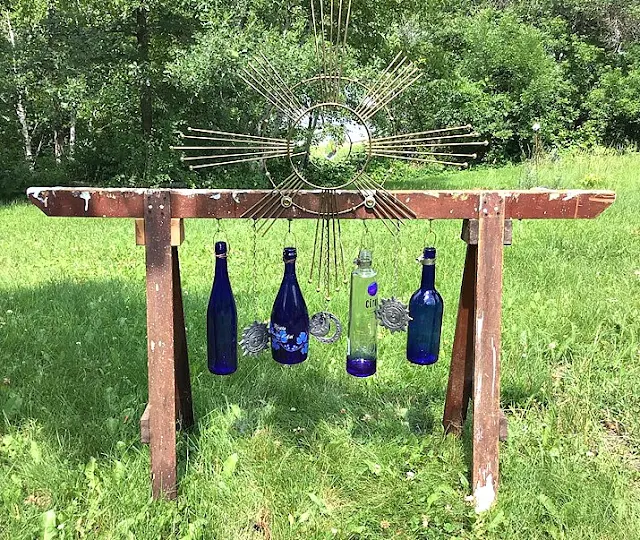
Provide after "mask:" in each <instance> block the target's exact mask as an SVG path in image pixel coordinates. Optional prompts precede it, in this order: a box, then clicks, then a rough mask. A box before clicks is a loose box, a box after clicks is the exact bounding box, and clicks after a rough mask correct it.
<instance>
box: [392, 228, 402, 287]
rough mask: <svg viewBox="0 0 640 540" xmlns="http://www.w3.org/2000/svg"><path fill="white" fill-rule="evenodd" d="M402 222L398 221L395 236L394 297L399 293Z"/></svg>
mask: <svg viewBox="0 0 640 540" xmlns="http://www.w3.org/2000/svg"><path fill="white" fill-rule="evenodd" d="M399 225H400V220H398V232H397V233H396V234H394V235H393V288H392V296H395V295H396V293H397V291H398V263H399V259H400V253H399V252H400V227H399Z"/></svg>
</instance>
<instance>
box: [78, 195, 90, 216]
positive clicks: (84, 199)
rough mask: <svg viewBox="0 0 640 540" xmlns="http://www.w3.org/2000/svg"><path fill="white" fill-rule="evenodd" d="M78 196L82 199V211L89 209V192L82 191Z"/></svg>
mask: <svg viewBox="0 0 640 540" xmlns="http://www.w3.org/2000/svg"><path fill="white" fill-rule="evenodd" d="M79 197H80V198H81V199H82V200H83V201H84V211H85V212H86V211H87V210H89V201H90V200H91V193H89V192H88V191H83V192H82V193H80V195H79Z"/></svg>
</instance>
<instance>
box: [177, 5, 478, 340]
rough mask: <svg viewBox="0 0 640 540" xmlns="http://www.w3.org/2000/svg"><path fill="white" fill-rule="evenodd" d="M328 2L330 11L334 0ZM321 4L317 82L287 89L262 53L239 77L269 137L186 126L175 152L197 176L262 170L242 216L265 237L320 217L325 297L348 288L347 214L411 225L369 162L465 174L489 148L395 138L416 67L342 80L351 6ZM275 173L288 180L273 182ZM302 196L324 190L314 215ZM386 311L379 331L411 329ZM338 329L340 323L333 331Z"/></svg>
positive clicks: (445, 136)
mask: <svg viewBox="0 0 640 540" xmlns="http://www.w3.org/2000/svg"><path fill="white" fill-rule="evenodd" d="M324 2H327V4H328V3H329V0H324ZM324 2H323V0H320V1H319V2H318V1H316V2H314V0H311V19H312V25H313V30H314V43H315V52H316V60H317V63H318V66H319V72H318V73H317V74H316V75H315V76H313V77H311V78H308V79H305V80H303V81H300V82H298V83H297V84H294V85H293V86H289V85H288V84H287V83H286V82H285V80H284V78H283V77H282V76H281V75H280V73H279V72H278V70H277V69H276V68H275V67H274V66H273V64H272V63H271V62H270V61H269V59H268V58H267V57H266V56H264V55H263V54H260V55H259V56H258V57H256V58H254V59H253V61H252V62H250V63H249V64H248V65H247V67H246V68H244V69H243V70H242V74H241V75H240V77H241V78H242V79H243V80H244V81H245V82H246V84H247V85H249V86H250V87H251V88H252V89H253V90H255V91H256V92H257V93H258V94H260V95H261V96H262V97H263V98H264V99H265V100H266V101H267V102H268V107H269V108H270V110H269V111H268V114H267V115H265V116H266V117H267V119H266V120H265V121H264V124H263V125H262V126H261V129H260V132H261V133H268V134H269V135H270V136H268V137H267V136H262V135H250V134H244V133H229V132H225V131H217V130H211V129H200V128H188V133H187V134H181V135H182V137H183V138H184V139H186V140H188V141H189V142H190V143H191V145H189V146H187V145H185V146H176V147H173V148H174V149H175V150H179V151H182V152H183V153H184V155H183V157H182V159H183V161H184V162H187V163H189V164H190V165H189V168H190V169H192V170H198V169H204V168H209V167H220V166H226V165H231V164H237V163H247V162H256V161H257V162H261V163H262V164H263V166H264V169H265V172H266V176H267V178H268V179H269V181H270V183H271V184H272V188H273V189H272V190H271V192H270V193H268V194H267V195H265V196H264V197H263V198H262V199H261V200H260V201H258V202H257V203H256V204H255V205H253V206H252V207H251V208H249V209H248V210H247V211H246V212H245V213H244V214H243V216H242V217H245V218H251V219H254V220H261V221H260V225H259V226H258V232H260V233H262V235H265V234H266V233H267V232H268V231H269V229H271V227H272V225H273V223H274V222H275V221H276V220H277V219H278V218H279V217H281V216H282V214H283V213H284V211H285V209H287V208H290V207H292V206H294V207H297V208H299V209H300V210H302V211H304V212H308V213H311V214H314V215H317V216H318V219H317V225H316V232H315V242H314V250H313V257H312V263H311V271H310V276H309V281H310V282H313V281H314V280H317V290H318V291H321V290H322V289H324V290H325V291H326V296H327V299H329V297H330V290H331V288H332V287H333V286H335V288H336V290H337V289H338V288H339V283H340V281H342V280H341V279H340V276H339V274H340V268H341V269H342V275H343V276H345V274H346V271H345V266H344V253H343V247H342V242H341V238H340V236H341V230H340V221H339V218H340V215H341V214H344V213H347V212H352V211H353V210H354V209H356V208H358V207H360V206H363V205H364V206H365V207H366V208H368V209H370V210H371V211H372V212H373V213H374V215H375V216H376V217H377V218H378V219H380V220H381V221H382V222H383V223H384V224H385V226H386V228H387V229H388V230H389V231H390V232H391V233H392V234H397V232H398V230H399V229H400V226H401V224H402V222H403V219H411V218H414V217H415V214H414V212H413V211H412V210H411V209H410V208H409V207H408V206H406V205H405V204H404V203H403V202H402V201H400V200H399V199H397V198H396V197H395V196H394V195H393V194H391V193H390V192H388V191H387V190H386V189H385V188H384V185H383V184H384V182H383V181H381V182H378V181H377V180H375V179H373V178H372V177H371V176H369V175H368V174H367V168H368V166H369V164H370V163H371V162H372V161H373V160H375V159H381V158H387V159H399V160H408V161H412V162H419V163H438V164H441V165H450V166H455V167H460V168H466V167H467V166H468V163H469V161H470V160H473V159H475V158H476V157H477V154H476V152H474V151H473V147H480V146H487V144H488V143H487V141H478V134H477V133H475V132H473V129H472V127H471V126H470V125H464V126H456V127H449V128H443V129H434V130H429V131H422V132H416V133H408V134H394V130H393V117H392V115H391V113H390V111H389V108H388V106H389V104H390V103H391V102H392V101H393V100H395V99H396V98H398V97H399V96H400V95H401V94H402V93H403V92H404V91H405V90H406V89H407V88H409V87H410V86H411V85H412V84H414V83H415V82H416V81H417V80H418V79H419V78H420V77H421V73H420V72H419V69H418V68H417V67H416V66H415V64H414V63H413V62H411V61H410V60H408V59H407V57H406V56H403V55H402V53H398V54H397V55H396V56H395V58H394V59H393V60H392V61H391V62H390V63H389V65H388V66H387V68H386V69H385V70H384V71H383V72H382V73H381V74H380V75H379V77H378V78H377V80H375V81H374V82H373V83H371V84H369V83H365V82H362V81H359V80H356V79H353V78H351V77H347V76H345V74H344V67H345V66H344V64H345V58H346V56H347V55H346V52H347V37H348V32H349V22H350V19H351V0H330V5H327V6H325V5H324ZM467 152H470V153H467ZM270 167H271V169H272V170H270V169H269V168H270ZM275 175H281V176H282V177H284V179H283V180H280V181H278V182H276V181H274V179H273V177H274V176H275ZM305 189H314V190H321V197H320V201H321V202H320V204H319V207H318V208H305V207H302V206H300V205H299V203H298V202H297V195H298V193H299V192H300V191H301V190H305ZM340 189H355V190H356V191H357V192H358V193H359V195H360V198H361V200H360V201H358V202H356V204H355V205H354V206H352V207H350V208H346V209H339V208H338V205H337V199H336V191H337V190H340ZM345 282H346V281H345ZM381 309H382V312H380V313H379V314H378V315H379V320H380V321H381V324H383V325H384V326H386V322H385V321H392V324H391V326H387V327H388V328H390V329H395V330H398V329H402V328H406V322H407V321H408V315H407V321H404V322H403V321H399V320H398V314H399V313H408V311H407V309H406V306H405V305H404V304H402V302H400V301H399V300H397V299H395V298H391V299H387V300H384V301H383V302H382V304H381ZM317 315H318V317H317V318H316V322H317V323H318V324H317V325H315V326H316V327H317V328H318V329H319V330H318V332H319V334H318V335H316V337H317V338H322V339H321V341H325V342H332V341H335V339H337V337H335V339H333V338H332V339H331V340H328V339H327V338H326V335H327V333H328V329H327V328H326V326H327V324H328V321H330V320H331V321H334V322H335V321H337V318H336V317H335V316H334V315H332V314H330V313H327V312H321V313H320V314H317ZM340 330H341V325H340V323H339V321H338V322H337V324H336V332H337V333H339V332H340ZM323 332H324V334H323ZM250 334H252V333H251V332H250ZM338 335H339V334H338ZM247 337H248V336H247ZM254 340H255V336H254ZM258 341H260V340H259V339H258V340H257V341H256V343H257V342H258ZM255 348H256V347H253V348H251V352H253V349H255Z"/></svg>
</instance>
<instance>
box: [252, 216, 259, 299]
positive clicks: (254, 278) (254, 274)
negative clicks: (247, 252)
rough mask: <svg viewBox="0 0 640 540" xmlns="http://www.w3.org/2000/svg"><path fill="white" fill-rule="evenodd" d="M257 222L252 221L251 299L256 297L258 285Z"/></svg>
mask: <svg viewBox="0 0 640 540" xmlns="http://www.w3.org/2000/svg"><path fill="white" fill-rule="evenodd" d="M256 222H257V220H256V219H255V218H254V219H253V220H252V228H253V260H252V261H251V298H255V297H256V284H257V281H258V275H257V272H258V264H257V261H258V229H257V223H256Z"/></svg>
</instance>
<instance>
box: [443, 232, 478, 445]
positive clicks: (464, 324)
mask: <svg viewBox="0 0 640 540" xmlns="http://www.w3.org/2000/svg"><path fill="white" fill-rule="evenodd" d="M477 254H478V246H477V245H475V244H472V243H470V244H468V245H467V255H466V258H465V261H464V271H463V274H462V285H461V287H460V300H459V303H458V317H457V321H456V331H455V336H454V339H453V348H452V351H451V365H450V366H449V383H448V385H447V396H446V399H445V404H444V416H443V419H442V425H443V427H444V430H445V433H451V434H453V435H458V436H459V435H461V434H462V429H463V426H464V421H465V420H466V418H467V408H468V406H469V399H470V397H471V386H472V382H473V355H474V337H473V332H474V318H475V289H476V265H477V262H476V261H477V256H478V255H477Z"/></svg>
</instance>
